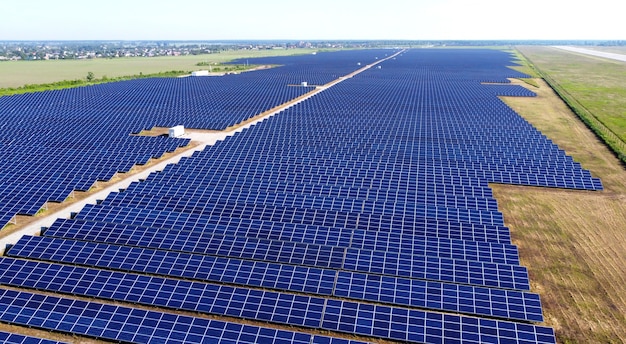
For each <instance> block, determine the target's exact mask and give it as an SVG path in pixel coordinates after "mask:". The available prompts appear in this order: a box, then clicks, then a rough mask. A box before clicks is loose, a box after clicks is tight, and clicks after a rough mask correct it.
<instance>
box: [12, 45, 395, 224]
mask: <svg viewBox="0 0 626 344" xmlns="http://www.w3.org/2000/svg"><path fill="white" fill-rule="evenodd" d="M384 52H385V51H383V50H372V51H368V52H362V53H356V52H349V51H346V52H341V53H338V54H326V53H320V54H317V55H311V57H312V58H310V57H309V61H308V63H307V64H304V65H297V64H295V63H294V62H293V59H291V60H290V59H289V58H283V61H282V63H283V64H284V66H283V67H280V68H274V69H267V70H262V71H258V72H254V73H243V74H240V75H226V76H223V77H214V78H207V77H204V78H148V79H139V80H130V81H122V82H116V83H109V84H100V85H93V86H89V87H79V88H73V89H67V90H62V91H47V92H40V93H31V94H24V95H15V96H7V97H0V186H1V188H0V189H1V190H2V191H0V228H2V227H4V226H5V225H7V224H8V223H9V222H11V220H12V219H14V216H16V215H34V214H36V213H37V212H38V211H39V210H41V208H42V207H44V205H45V203H46V202H62V201H64V200H65V199H67V197H69V196H70V195H71V193H72V192H73V191H85V190H89V188H91V187H92V186H93V185H94V183H95V182H96V181H99V180H102V181H108V180H110V179H111V178H112V177H113V176H114V175H115V174H116V173H118V172H128V171H129V170H130V169H131V168H132V167H133V166H134V165H136V164H145V163H147V162H148V161H149V160H150V159H151V158H160V157H161V156H162V155H163V154H164V153H166V152H171V151H173V150H175V149H176V148H178V147H181V146H186V145H187V144H188V142H189V140H188V139H174V138H165V137H137V136H131V134H137V133H139V132H141V131H142V130H144V129H145V130H149V129H151V128H153V127H155V126H158V127H173V126H176V125H181V124H182V125H184V126H185V127H188V128H198V129H225V128H226V127H228V126H232V125H234V124H237V123H240V122H243V121H245V120H246V119H249V118H251V117H254V116H256V115H258V114H261V113H263V112H265V111H267V110H269V109H271V108H273V107H276V106H278V105H280V104H283V103H285V102H287V101H289V100H292V99H294V98H297V97H299V96H301V95H303V94H305V93H307V92H310V91H311V90H312V88H310V87H308V88H307V87H290V86H289V85H290V84H299V83H300V82H301V81H307V80H310V81H311V82H316V83H319V84H324V83H326V82H329V81H331V80H334V79H336V78H337V75H344V74H348V73H350V72H352V71H354V70H356V69H357V68H358V66H357V63H356V62H355V60H356V59H357V57H358V58H362V59H363V60H364V61H375V57H376V55H377V54H379V53H380V54H383V53H384ZM331 60H336V61H335V63H333V64H330V65H328V61H331ZM274 62H275V63H281V61H280V60H276V61H274ZM16 181H20V182H16Z"/></svg>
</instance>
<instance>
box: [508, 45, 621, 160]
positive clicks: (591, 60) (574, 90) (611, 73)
mask: <svg viewBox="0 0 626 344" xmlns="http://www.w3.org/2000/svg"><path fill="white" fill-rule="evenodd" d="M519 51H520V52H521V53H522V54H524V56H525V57H526V58H528V59H529V60H530V61H531V62H532V63H533V64H534V66H535V67H536V68H537V69H538V70H539V71H541V72H543V73H545V74H547V75H548V76H549V78H550V80H552V82H553V83H554V84H556V85H554V86H557V87H558V88H559V89H560V92H561V93H562V95H563V96H564V97H566V98H567V99H569V102H570V106H571V107H572V108H575V109H576V110H577V111H578V112H579V113H581V114H582V115H583V116H586V117H588V121H589V122H590V123H591V126H592V127H596V130H597V132H598V135H600V136H602V137H603V138H604V139H605V141H607V142H608V143H609V144H610V145H611V146H612V147H613V149H614V151H615V152H616V154H618V155H621V156H622V160H624V159H625V158H624V156H626V144H625V143H624V142H626V68H625V65H624V63H623V62H620V61H612V60H608V59H602V58H595V57H590V56H586V55H582V54H575V53H571V52H566V51H560V50H558V49H553V48H548V47H537V46H524V47H520V48H519ZM603 51H605V50H603ZM619 51H620V50H619V49H618V50H615V49H613V50H612V51H611V52H619Z"/></svg>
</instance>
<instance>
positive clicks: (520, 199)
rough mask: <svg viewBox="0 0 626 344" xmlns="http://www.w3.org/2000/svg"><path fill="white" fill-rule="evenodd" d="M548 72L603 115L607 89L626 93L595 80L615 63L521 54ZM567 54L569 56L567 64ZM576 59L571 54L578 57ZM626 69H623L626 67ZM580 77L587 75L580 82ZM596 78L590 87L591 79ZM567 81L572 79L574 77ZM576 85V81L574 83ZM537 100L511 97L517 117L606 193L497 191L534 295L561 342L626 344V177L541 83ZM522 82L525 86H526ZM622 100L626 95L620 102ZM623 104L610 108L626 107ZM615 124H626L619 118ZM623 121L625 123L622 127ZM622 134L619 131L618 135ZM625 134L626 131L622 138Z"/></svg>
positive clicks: (533, 51) (546, 52)
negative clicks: (600, 184)
mask: <svg viewBox="0 0 626 344" xmlns="http://www.w3.org/2000/svg"><path fill="white" fill-rule="evenodd" d="M520 50H521V51H522V52H523V53H524V54H525V55H526V56H527V57H529V58H530V59H531V60H532V62H533V63H536V64H538V66H539V68H540V69H541V70H543V71H548V73H549V74H550V76H552V77H553V78H555V79H557V80H559V81H560V82H562V84H563V85H575V86H576V87H575V88H573V89H572V91H571V93H572V94H577V95H578V94H580V97H581V100H580V101H581V102H583V101H585V102H586V103H585V104H589V105H588V106H589V108H590V109H598V108H599V104H600V103H602V102H603V101H604V102H606V101H607V100H606V97H604V98H605V100H603V101H601V100H598V99H594V98H593V97H594V95H595V97H600V94H601V92H600V90H601V89H602V88H601V87H600V85H602V84H604V85H605V86H606V87H609V86H608V85H610V84H612V85H611V87H612V89H614V92H615V94H623V92H625V91H626V88H624V85H621V86H620V84H619V80H618V78H613V77H607V78H606V80H603V79H602V78H601V77H599V76H596V77H593V78H591V77H590V76H589V75H588V74H587V73H588V70H595V71H596V72H597V73H600V72H602V71H604V72H606V73H608V71H610V70H611V71H614V72H615V69H614V68H617V67H618V66H614V65H613V63H612V62H608V61H599V60H598V59H594V58H586V60H588V61H587V62H585V61H586V60H585V58H583V57H581V56H576V55H573V54H570V53H564V52H559V51H556V50H551V49H549V48H538V47H523V48H521V49H520ZM564 54H566V55H568V57H567V58H564V57H565V56H563V55H564ZM570 55H571V56H570ZM622 70H623V67H622ZM578 73H580V75H581V76H580V77H576V76H577V75H578ZM584 76H587V77H588V78H589V79H588V80H589V83H588V85H589V86H588V88H585V79H584ZM566 77H567V79H566ZM573 79H576V80H573ZM535 81H536V82H537V84H538V85H539V87H538V88H535V87H532V86H528V85H526V86H525V87H527V88H530V89H532V90H533V91H535V92H537V94H538V96H537V98H536V99H525V98H506V99H505V100H506V102H507V104H509V105H510V106H511V107H512V108H513V109H514V110H515V111H516V112H518V113H519V114H520V115H522V116H523V117H524V118H525V119H526V120H528V121H529V122H530V123H531V124H532V125H533V126H535V127H536V128H538V129H539V130H540V131H541V132H542V133H543V134H545V135H546V136H548V138H550V139H551V140H552V141H554V142H555V143H556V144H557V145H559V147H561V148H562V149H564V150H565V151H566V152H567V153H568V154H569V155H572V156H573V157H574V159H575V160H576V161H578V162H580V163H582V165H583V166H584V167H585V168H588V169H589V170H590V171H591V173H592V174H593V175H594V176H597V177H600V178H601V179H602V182H603V185H604V187H605V190H604V191H603V192H599V193H589V192H576V191H563V190H556V189H554V190H553V189H545V188H532V187H511V186H504V185H492V187H493V188H494V194H495V196H496V198H497V199H498V203H499V207H500V210H501V211H502V212H503V213H504V216H505V219H506V222H507V225H508V226H509V227H510V229H511V235H512V237H513V241H514V243H515V244H517V245H518V246H519V249H520V257H521V259H522V262H523V264H524V265H526V266H528V267H529V271H530V274H531V280H532V281H533V289H534V290H535V291H537V292H540V293H541V296H542V302H543V306H544V312H545V317H546V322H547V324H548V325H550V326H553V327H554V328H555V330H556V335H557V339H558V341H559V342H560V343H620V342H624V341H626V318H625V317H624V314H626V300H625V299H624V295H626V289H625V288H626V268H625V267H626V234H625V232H624V228H625V226H626V206H625V204H626V182H625V181H626V172H625V171H624V168H623V165H621V164H620V161H619V160H618V159H616V158H615V156H614V155H613V154H612V153H611V152H610V151H609V150H608V149H607V148H606V146H605V145H604V144H603V143H602V142H601V141H600V140H599V139H598V137H597V136H595V135H594V134H593V133H592V132H590V131H589V130H588V128H586V127H585V125H584V124H583V123H582V122H581V121H580V120H579V119H578V118H577V117H576V116H575V115H574V114H573V113H572V112H571V111H570V109H568V107H567V106H566V105H565V104H564V103H563V102H562V101H561V100H560V99H559V98H558V97H557V96H556V94H555V93H554V92H553V91H552V90H551V89H550V87H549V86H548V85H546V84H545V83H544V82H543V81H541V80H540V79H537V80H535ZM520 84H521V83H520ZM615 98H619V97H615ZM614 100H616V102H615V103H612V105H611V106H610V107H614V108H615V110H614V113H615V114H618V113H619V109H621V111H622V114H623V111H624V110H623V109H624V107H623V106H622V107H621V108H620V105H619V104H620V101H621V100H617V99H614ZM613 119H614V120H613V121H612V122H613V123H616V124H619V123H622V124H623V122H625V121H626V119H625V118H624V117H623V116H622V117H621V122H620V117H619V116H614V118H613ZM615 119H617V121H615ZM616 130H617V129H616ZM622 134H623V132H622Z"/></svg>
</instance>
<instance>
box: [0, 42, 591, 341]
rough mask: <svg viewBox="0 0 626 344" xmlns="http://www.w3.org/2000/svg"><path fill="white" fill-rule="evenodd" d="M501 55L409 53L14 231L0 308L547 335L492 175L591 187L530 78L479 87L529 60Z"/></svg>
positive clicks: (114, 328) (148, 320)
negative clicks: (537, 113)
mask: <svg viewBox="0 0 626 344" xmlns="http://www.w3.org/2000/svg"><path fill="white" fill-rule="evenodd" d="M373 53H377V54H378V53H379V52H371V51H370V52H351V53H350V54H353V55H350V56H353V57H359V59H358V60H365V59H366V58H367V57H368V56H370V57H371V54H373ZM359 54H363V55H359ZM388 54H389V55H391V53H388ZM329 56H330V57H332V56H333V55H332V54H329V55H328V56H327V57H329ZM337 56H339V57H341V58H339V57H338V59H339V61H340V62H338V64H339V66H334V65H333V64H332V63H333V62H332V59H328V60H325V61H326V63H328V64H330V65H331V67H328V66H327V67H325V68H328V70H333V68H339V69H340V67H341V66H343V64H344V63H346V62H345V61H344V60H343V57H345V56H346V55H337ZM342 56H343V57H342ZM327 57H325V58H327ZM300 58H301V59H302V61H303V64H305V65H306V63H308V62H307V61H311V60H312V59H314V57H312V56H305V57H300ZM510 58H511V56H510V55H508V54H506V53H503V52H499V51H495V50H431V49H428V50H410V51H406V52H403V53H402V54H401V55H398V56H395V57H393V58H390V59H388V60H386V61H384V62H382V63H381V68H380V69H379V68H372V69H369V70H367V71H365V72H363V73H361V74H359V75H357V76H354V77H352V78H349V79H346V80H345V81H343V82H342V83H340V84H338V85H336V86H333V87H332V88H329V89H327V90H325V91H323V92H321V93H319V94H317V95H315V96H314V97H312V98H310V99H308V100H307V101H304V102H301V103H299V104H297V105H295V106H293V107H291V108H289V109H288V110H285V111H283V112H282V113H280V114H278V115H277V116H273V117H271V118H270V119H267V120H265V121H264V122H263V123H261V124H259V125H256V126H253V127H251V128H249V129H246V130H244V131H242V132H241V133H238V134H236V135H234V136H232V137H229V138H227V139H226V140H224V141H221V142H218V143H217V144H215V145H214V146H211V147H208V148H207V149H205V150H204V151H202V152H196V153H194V155H193V156H192V157H189V158H184V159H182V160H181V161H180V162H179V163H178V164H176V165H170V166H168V167H167V168H166V169H165V170H164V171H162V172H159V173H154V174H152V175H150V177H149V178H147V179H146V180H145V181H142V182H136V183H133V184H131V185H130V187H128V188H127V189H126V190H124V191H121V192H117V193H111V194H110V195H109V196H108V197H107V198H106V199H104V200H102V201H100V202H99V203H98V204H95V205H87V206H85V207H84V208H83V209H82V210H81V211H80V212H79V213H77V214H76V216H74V217H73V218H72V219H59V220H57V221H56V222H55V223H54V224H53V225H52V226H51V227H50V228H48V229H47V230H45V231H44V232H43V233H42V236H38V237H30V236H25V237H23V238H22V239H21V240H20V241H19V242H17V243H16V244H15V245H14V246H12V247H11V248H10V249H9V250H7V253H6V257H2V258H0V284H2V285H4V286H7V287H11V288H19V291H18V290H13V289H0V320H1V321H4V322H8V323H11V324H17V325H24V326H31V327H37V328H43V329H48V330H53V331H61V332H67V333H73V334H77V335H85V336H91V337H97V338H103V339H108V340H114V341H118V340H124V341H130V342H143V343H147V342H158V341H163V342H173V343H176V342H180V343H189V342H202V341H203V340H209V341H210V340H216V341H220V342H232V343H235V342H237V343H253V342H279V343H281V342H282V343H287V342H289V343H291V342H294V343H356V342H355V341H350V340H347V339H342V338H347V337H346V336H353V335H357V336H358V337H357V338H358V340H359V341H368V340H374V339H385V340H390V341H399V342H414V343H441V342H446V343H525V344H529V343H554V342H555V337H554V331H553V329H551V328H549V327H545V326H542V325H540V324H537V323H540V322H542V321H543V315H542V310H541V301H540V298H539V296H538V295H537V294H535V293H533V292H531V291H530V282H529V279H528V271H527V269H526V268H525V267H523V266H521V265H520V260H519V254H518V251H517V248H516V247H515V246H514V245H512V244H511V240H510V233H509V229H508V228H507V227H506V226H505V224H504V220H503V217H502V214H501V213H500V212H499V210H498V207H497V202H496V200H495V199H494V198H493V194H492V191H491V189H490V188H489V185H488V183H491V182H495V183H509V184H520V185H533V186H542V187H564V188H572V189H582V190H599V189H601V188H602V185H601V183H600V181H599V180H598V179H596V178H593V177H592V176H591V175H590V174H589V172H588V171H586V170H583V169H582V168H581V166H580V165H579V164H578V163H576V162H574V161H573V160H572V159H571V158H570V157H568V156H567V155H565V153H564V152H563V151H562V150H560V149H559V148H558V147H556V146H555V145H554V144H553V143H552V142H550V141H549V140H548V139H547V138H546V137H545V136H543V135H541V133H539V132H538V131H537V130H535V129H534V128H533V127H532V126H531V125H530V124H528V123H527V122H526V121H524V120H523V119H522V118H521V117H520V116H518V115H517V114H516V113H515V112H514V111H512V110H511V109H510V108H509V107H507V106H506V105H505V104H504V103H503V102H502V101H500V100H499V99H498V96H502V95H509V96H525V97H532V96H534V94H533V93H532V92H529V91H527V90H526V89H524V88H522V87H518V86H512V85H509V84H504V85H484V84H482V82H502V83H506V82H507V79H506V78H508V77H520V76H523V75H521V74H520V73H518V72H515V71H513V70H510V69H507V68H505V67H504V66H506V65H509V64H510ZM298 59H299V58H296V57H290V58H286V59H285V61H286V62H285V64H286V65H287V66H290V64H291V63H293V64H294V66H295V65H297V61H298ZM266 61H267V60H264V62H260V63H268V62H266ZM353 62H354V61H353ZM353 65H354V63H353ZM289 68H291V67H289ZM293 68H295V69H297V68H296V67H293ZM300 68H302V67H300ZM311 68H312V67H311ZM353 68H354V66H353ZM304 69H305V70H306V69H307V68H304ZM155 82H156V81H155ZM164 83H167V81H164ZM40 291H45V292H47V293H54V296H53V295H50V294H46V295H43V294H39V292H40ZM77 298H80V299H77ZM85 298H88V299H85ZM85 300H89V301H85ZM112 302H117V303H116V304H111V303H112ZM118 303H121V304H124V305H128V306H119V305H118ZM136 305H143V306H148V307H150V306H157V307H158V310H145V309H143V308H140V307H138V306H136ZM177 312H178V313H177ZM181 312H182V313H181ZM215 317H217V318H215ZM221 317H224V318H223V320H222V318H221ZM315 331H324V336H319V335H315V334H311V333H317V332H315Z"/></svg>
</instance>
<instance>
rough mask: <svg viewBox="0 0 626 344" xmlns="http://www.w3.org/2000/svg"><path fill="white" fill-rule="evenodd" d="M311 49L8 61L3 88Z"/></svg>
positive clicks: (0, 68)
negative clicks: (90, 74) (149, 56)
mask: <svg viewBox="0 0 626 344" xmlns="http://www.w3.org/2000/svg"><path fill="white" fill-rule="evenodd" d="M311 51H312V50H311V49H284V50H281V49H276V50H233V51H224V52H221V53H218V54H205V55H187V56H160V57H151V58H140V57H129V58H115V59H81V60H43V61H7V62H2V63H0V75H2V79H0V89H2V88H9V87H12V88H15V87H20V86H24V85H28V84H47V83H53V82H58V81H62V80H76V79H85V77H86V76H87V74H88V73H89V72H92V73H93V74H94V77H95V78H96V79H102V78H103V77H107V78H116V77H121V76H129V75H139V74H156V73H162V72H167V71H192V70H199V69H209V67H208V66H198V64H201V65H206V64H222V63H225V62H228V61H232V60H235V59H241V58H253V57H265V56H286V55H297V54H307V53H310V52H311Z"/></svg>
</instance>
